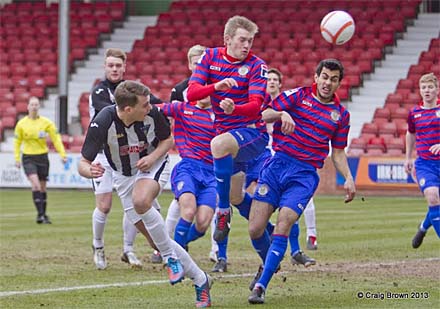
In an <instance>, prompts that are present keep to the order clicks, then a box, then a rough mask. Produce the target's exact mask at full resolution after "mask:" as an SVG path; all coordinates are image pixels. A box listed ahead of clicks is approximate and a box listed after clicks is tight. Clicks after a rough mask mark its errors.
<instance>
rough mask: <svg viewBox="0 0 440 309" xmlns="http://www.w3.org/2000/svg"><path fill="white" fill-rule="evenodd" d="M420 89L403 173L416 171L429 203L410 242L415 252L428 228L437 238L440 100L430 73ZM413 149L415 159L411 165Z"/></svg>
mask: <svg viewBox="0 0 440 309" xmlns="http://www.w3.org/2000/svg"><path fill="white" fill-rule="evenodd" d="M419 88H420V96H421V97H422V102H420V104H418V105H417V106H415V107H413V108H412V109H411V110H410V112H409V114H408V131H407V132H406V160H405V171H406V172H407V173H408V174H410V173H412V172H413V169H415V174H416V178H417V183H418V184H419V187H420V191H422V193H423V195H424V196H425V199H426V201H427V203H428V212H427V213H426V217H425V219H424V220H423V221H422V223H421V224H420V226H419V229H418V231H417V233H416V235H415V236H414V238H413V240H412V246H413V248H414V249H417V248H418V247H420V245H421V244H422V242H423V238H424V237H425V235H426V232H427V231H428V229H429V228H430V227H431V226H433V227H434V230H435V232H436V233H437V236H438V237H440V197H439V188H440V100H439V98H438V94H439V82H438V79H437V77H436V76H435V75H434V74H433V73H429V74H425V75H423V76H422V77H420V80H419ZM414 147H415V149H416V151H417V159H416V160H415V161H414V162H413V160H412V159H411V157H412V153H413V151H414Z"/></svg>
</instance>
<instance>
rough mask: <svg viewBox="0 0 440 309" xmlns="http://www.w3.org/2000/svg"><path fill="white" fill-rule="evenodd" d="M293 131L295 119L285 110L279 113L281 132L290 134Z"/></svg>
mask: <svg viewBox="0 0 440 309" xmlns="http://www.w3.org/2000/svg"><path fill="white" fill-rule="evenodd" d="M293 131H295V121H293V119H292V117H291V116H290V115H289V113H287V112H284V111H283V112H282V113H281V132H282V133H283V134H285V135H289V134H292V133H293Z"/></svg>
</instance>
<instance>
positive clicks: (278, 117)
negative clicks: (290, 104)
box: [262, 107, 295, 135]
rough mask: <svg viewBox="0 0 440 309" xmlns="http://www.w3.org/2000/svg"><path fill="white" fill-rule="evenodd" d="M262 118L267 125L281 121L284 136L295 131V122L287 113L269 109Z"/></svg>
mask: <svg viewBox="0 0 440 309" xmlns="http://www.w3.org/2000/svg"><path fill="white" fill-rule="evenodd" d="M262 118H263V121H265V122H266V123H273V122H276V121H281V132H282V133H283V134H286V135H289V134H292V133H293V131H294V130H295V121H294V120H293V119H292V117H291V116H290V115H289V113H288V112H286V111H276V110H274V109H272V108H271V107H268V108H266V109H265V110H264V111H263V113H262Z"/></svg>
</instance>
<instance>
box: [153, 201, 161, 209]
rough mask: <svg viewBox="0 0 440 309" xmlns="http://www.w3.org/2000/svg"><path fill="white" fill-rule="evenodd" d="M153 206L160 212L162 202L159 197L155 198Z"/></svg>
mask: <svg viewBox="0 0 440 309" xmlns="http://www.w3.org/2000/svg"><path fill="white" fill-rule="evenodd" d="M152 206H153V207H154V208H156V210H157V211H159V212H160V208H161V206H160V203H159V201H158V200H157V198H155V199H154V200H153V203H152Z"/></svg>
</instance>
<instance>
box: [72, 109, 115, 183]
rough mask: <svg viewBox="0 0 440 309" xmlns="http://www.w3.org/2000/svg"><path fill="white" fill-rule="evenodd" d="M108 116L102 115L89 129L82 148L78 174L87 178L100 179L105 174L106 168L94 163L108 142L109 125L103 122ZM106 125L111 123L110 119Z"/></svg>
mask: <svg viewBox="0 0 440 309" xmlns="http://www.w3.org/2000/svg"><path fill="white" fill-rule="evenodd" d="M106 116H107V115H106V113H105V114H103V113H100V114H99V115H98V116H97V118H96V119H95V120H93V121H92V122H91V123H90V125H89V128H88V129H87V134H86V138H85V140H84V144H83V146H82V148H81V156H82V157H81V159H80V161H79V163H78V173H79V174H80V175H81V176H83V177H85V178H98V177H101V176H102V175H103V174H104V171H105V169H104V167H103V166H102V165H101V164H100V163H94V162H93V161H94V160H95V158H96V156H97V155H98V153H99V152H100V151H101V149H102V145H104V143H105V142H106V141H107V134H108V128H109V125H107V126H106V125H104V123H105V122H102V121H101V120H102V119H103V118H105V117H106ZM104 120H106V119H104ZM106 123H111V121H110V119H107V121H106Z"/></svg>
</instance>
